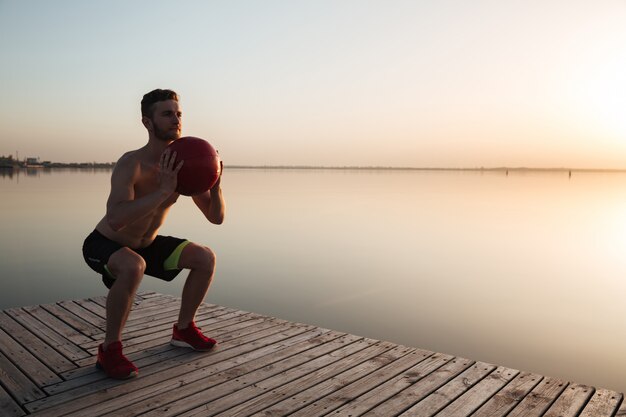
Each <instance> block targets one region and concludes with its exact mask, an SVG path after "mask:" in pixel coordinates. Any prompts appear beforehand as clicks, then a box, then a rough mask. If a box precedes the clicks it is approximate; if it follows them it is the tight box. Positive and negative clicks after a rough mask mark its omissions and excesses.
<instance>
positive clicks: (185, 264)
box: [177, 243, 215, 330]
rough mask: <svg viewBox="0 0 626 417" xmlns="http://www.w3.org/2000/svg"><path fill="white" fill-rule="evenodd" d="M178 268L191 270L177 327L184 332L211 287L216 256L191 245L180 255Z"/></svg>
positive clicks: (209, 251)
mask: <svg viewBox="0 0 626 417" xmlns="http://www.w3.org/2000/svg"><path fill="white" fill-rule="evenodd" d="M178 267H179V268H181V269H190V271H189V276H187V281H185V286H184V288H183V294H182V301H181V305H180V313H179V315H178V324H177V326H178V328H179V329H181V330H182V329H184V328H186V327H187V325H188V324H189V323H191V322H192V321H193V319H194V317H195V315H196V311H197V310H198V307H199V306H200V304H201V303H202V301H204V297H205V296H206V293H207V291H208V289H209V285H211V281H212V280H213V274H214V272H215V254H214V253H213V251H211V249H209V248H207V247H204V246H200V245H196V244H195V243H189V244H188V245H187V246H185V248H184V249H183V251H182V253H181V254H180V259H179V261H178Z"/></svg>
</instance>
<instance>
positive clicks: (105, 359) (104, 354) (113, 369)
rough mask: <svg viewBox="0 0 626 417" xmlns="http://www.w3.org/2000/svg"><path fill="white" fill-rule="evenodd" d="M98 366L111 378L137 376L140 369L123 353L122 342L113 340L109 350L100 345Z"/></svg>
mask: <svg viewBox="0 0 626 417" xmlns="http://www.w3.org/2000/svg"><path fill="white" fill-rule="evenodd" d="M96 368H98V369H102V370H103V371H104V373H105V374H107V376H108V377H109V378H115V379H127V378H132V377H134V376H137V373H138V372H139V370H138V369H137V367H136V366H135V365H133V363H132V362H131V361H129V360H128V359H127V358H126V356H124V354H123V353H122V342H113V343H111V344H110V345H109V346H108V347H107V350H102V345H100V346H98V360H97V361H96Z"/></svg>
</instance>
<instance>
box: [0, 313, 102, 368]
mask: <svg viewBox="0 0 626 417" xmlns="http://www.w3.org/2000/svg"><path fill="white" fill-rule="evenodd" d="M5 312H6V313H8V314H9V316H11V317H13V318H14V319H15V320H16V321H18V322H19V323H20V324H22V325H23V326H24V327H26V328H27V329H28V330H29V331H30V332H32V333H34V334H36V335H37V336H38V337H39V338H40V339H41V340H43V341H44V342H46V343H47V344H48V345H49V346H51V347H52V348H54V349H55V350H56V351H57V352H59V353H60V354H62V355H63V356H65V357H66V358H68V359H71V360H78V359H82V358H86V357H89V356H90V355H89V354H88V353H87V352H85V351H84V350H82V349H81V348H79V347H78V346H76V345H75V344H73V343H72V342H70V341H68V340H67V339H65V338H64V337H63V336H61V335H60V334H59V333H57V332H55V331H53V330H52V329H50V328H49V327H48V326H46V325H45V324H43V323H42V322H40V321H39V320H37V319H36V318H35V317H33V316H31V315H30V314H28V313H27V312H26V311H24V310H22V309H9V310H5Z"/></svg>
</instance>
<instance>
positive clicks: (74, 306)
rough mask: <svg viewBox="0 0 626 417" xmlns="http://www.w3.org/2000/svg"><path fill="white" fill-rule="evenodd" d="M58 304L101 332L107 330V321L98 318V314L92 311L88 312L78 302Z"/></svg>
mask: <svg viewBox="0 0 626 417" xmlns="http://www.w3.org/2000/svg"><path fill="white" fill-rule="evenodd" d="M58 304H59V305H60V306H61V307H63V308H64V309H66V310H67V311H71V312H72V313H74V314H75V315H76V316H78V317H80V318H81V319H83V320H85V321H87V322H89V323H90V324H91V325H92V326H94V327H96V328H97V329H98V330H99V332H102V331H104V330H105V328H106V319H105V318H103V317H100V316H98V315H97V314H94V313H92V312H91V311H90V310H87V309H86V308H85V307H83V306H82V305H80V304H78V303H77V302H75V301H61V302H59V303H58Z"/></svg>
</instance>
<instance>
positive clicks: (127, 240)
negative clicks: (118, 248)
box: [96, 207, 170, 249]
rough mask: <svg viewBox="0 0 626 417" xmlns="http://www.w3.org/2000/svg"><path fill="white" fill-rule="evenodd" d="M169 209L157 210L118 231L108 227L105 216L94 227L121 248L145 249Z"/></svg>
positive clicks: (154, 236)
mask: <svg viewBox="0 0 626 417" xmlns="http://www.w3.org/2000/svg"><path fill="white" fill-rule="evenodd" d="M169 209H170V208H169V207H167V208H159V209H157V210H155V211H154V212H152V213H150V214H148V215H147V216H145V217H143V218H141V219H139V220H137V221H135V222H134V223H131V224H129V225H127V226H125V227H123V228H122V229H120V230H118V231H115V230H113V229H112V228H111V226H109V222H108V221H107V218H106V216H105V217H103V218H102V220H100V222H99V223H98V225H97V226H96V230H98V231H99V232H100V233H102V234H103V235H104V236H106V237H107V238H109V239H111V240H113V241H115V242H117V243H119V244H120V245H122V246H128V247H129V248H131V249H139V248H145V247H146V246H148V245H150V244H151V243H152V242H153V241H154V239H155V238H156V236H157V233H158V231H159V228H160V227H161V225H162V224H163V222H164V221H165V217H166V215H167V212H168V211H169Z"/></svg>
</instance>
